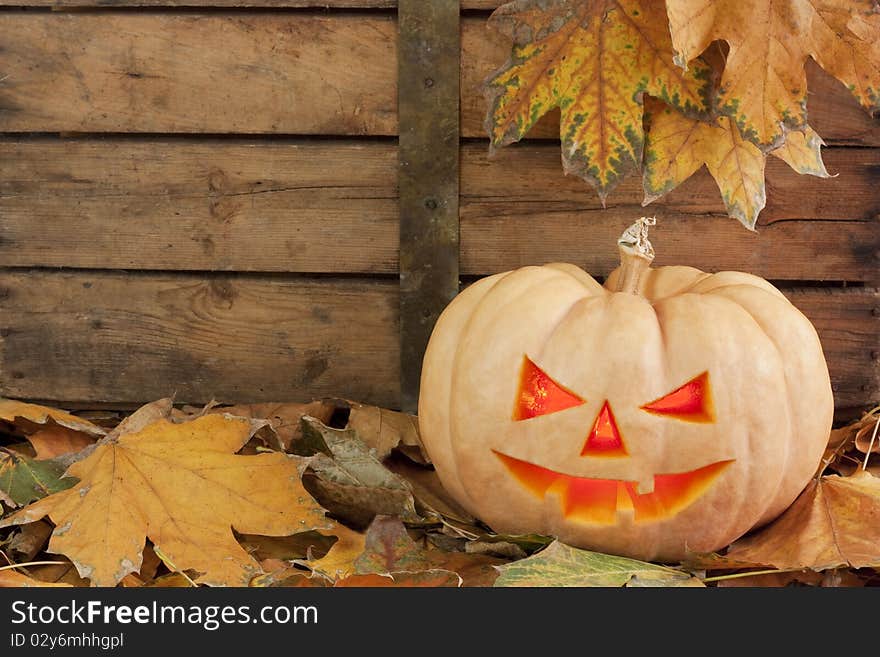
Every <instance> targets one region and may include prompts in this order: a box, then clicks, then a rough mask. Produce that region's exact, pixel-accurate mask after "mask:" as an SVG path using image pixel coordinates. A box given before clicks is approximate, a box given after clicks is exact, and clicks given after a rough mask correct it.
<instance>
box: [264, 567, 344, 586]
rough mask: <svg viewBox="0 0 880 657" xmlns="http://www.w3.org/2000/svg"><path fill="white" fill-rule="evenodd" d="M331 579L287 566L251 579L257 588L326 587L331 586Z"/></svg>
mask: <svg viewBox="0 0 880 657" xmlns="http://www.w3.org/2000/svg"><path fill="white" fill-rule="evenodd" d="M331 585H332V584H331V582H330V580H328V579H327V578H325V577H322V576H319V575H309V574H308V573H304V572H303V571H302V570H301V569H298V568H294V567H292V566H286V567H285V568H282V569H280V570H277V571H275V572H269V573H266V574H265V575H260V576H259V577H255V578H254V579H252V580H251V586H252V587H256V588H285V589H297V588H307V589H314V588H324V587H326V586H331Z"/></svg>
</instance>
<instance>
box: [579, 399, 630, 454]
mask: <svg viewBox="0 0 880 657" xmlns="http://www.w3.org/2000/svg"><path fill="white" fill-rule="evenodd" d="M581 456H626V447H624V445H623V441H622V440H621V439H620V432H619V431H618V430H617V421H616V420H615V419H614V413H613V412H612V411H611V406H610V405H609V404H608V402H607V401H606V402H605V403H604V404H603V405H602V410H600V411H599V415H597V416H596V422H595V423H594V424H593V429H592V431H590V435H589V437H588V438H587V442H586V443H584V448H583V450H581Z"/></svg>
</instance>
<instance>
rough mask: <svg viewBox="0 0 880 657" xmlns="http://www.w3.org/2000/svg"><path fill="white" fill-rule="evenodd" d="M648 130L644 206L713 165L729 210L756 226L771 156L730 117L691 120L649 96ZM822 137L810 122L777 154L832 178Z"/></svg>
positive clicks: (802, 169)
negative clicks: (753, 141)
mask: <svg viewBox="0 0 880 657" xmlns="http://www.w3.org/2000/svg"><path fill="white" fill-rule="evenodd" d="M646 107H647V109H648V117H649V120H648V123H649V126H650V127H649V129H648V135H647V138H646V143H645V164H644V175H643V178H642V183H643V186H644V189H645V200H644V202H643V205H647V204H648V203H650V202H652V201H654V200H656V199H658V198H660V197H661V196H663V195H665V194H666V193H667V192H669V191H671V190H672V189H674V188H675V187H677V186H678V185H680V184H681V183H683V182H684V181H685V180H687V179H688V178H689V177H690V176H691V175H693V174H694V173H695V172H696V171H697V170H698V169H699V168H700V167H701V166H703V165H704V164H705V165H706V168H707V169H708V170H709V173H710V174H711V176H712V178H714V180H715V183H716V184H717V185H718V189H719V190H720V191H721V197H722V199H723V200H724V206H725V208H726V209H727V213H728V215H730V216H731V217H734V218H736V219H738V220H739V221H740V222H741V223H742V224H743V225H744V226H745V227H746V228H749V229H750V230H751V229H754V227H755V224H756V223H757V221H758V213H760V211H761V210H762V209H763V208H764V204H765V202H766V198H767V195H766V187H765V183H764V165H765V163H766V160H767V158H766V155H765V154H764V153H763V152H762V151H761V150H760V149H759V148H758V147H757V146H755V145H754V144H753V143H751V142H750V141H747V140H746V139H744V138H743V137H742V135H741V134H740V131H739V129H738V128H737V126H736V124H735V123H733V122H732V120H731V119H730V118H729V117H726V116H722V117H720V118H719V119H718V121H717V123H716V124H714V125H713V124H711V123H706V122H702V121H697V120H694V119H690V118H688V117H686V116H684V115H683V114H681V113H680V112H678V111H676V110H674V109H672V108H670V107H669V106H667V105H665V104H664V103H663V102H661V101H659V100H656V99H653V98H649V99H648V100H647V102H646ZM822 145H823V142H822V139H821V138H820V137H819V135H817V134H816V133H815V132H814V131H813V130H812V129H811V128H810V127H809V126H807V129H806V131H805V132H792V133H789V135H788V137H787V139H786V141H785V143H784V144H783V146H782V147H781V148H779V149H777V150H774V151H772V152H771V155H773V156H775V157H778V158H779V159H781V160H783V161H784V162H786V163H787V164H788V165H789V166H790V167H791V168H792V169H794V170H795V171H797V172H798V173H802V174H812V175H815V176H819V177H828V172H827V171H826V170H825V165H824V164H823V162H822V155H821V151H820V149H821V147H822Z"/></svg>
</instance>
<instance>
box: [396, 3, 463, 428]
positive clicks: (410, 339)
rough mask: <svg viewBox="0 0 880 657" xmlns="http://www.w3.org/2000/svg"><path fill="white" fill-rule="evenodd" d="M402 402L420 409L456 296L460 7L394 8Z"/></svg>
mask: <svg viewBox="0 0 880 657" xmlns="http://www.w3.org/2000/svg"><path fill="white" fill-rule="evenodd" d="M398 21H399V41H398V44H399V45H398V89H399V91H398V114H399V119H400V151H399V170H398V183H399V189H400V395H401V408H402V409H403V410H406V411H410V412H414V411H415V410H416V408H417V406H418V398H419V380H420V377H421V369H422V357H423V355H424V352H425V347H426V346H427V344H428V338H429V337H430V335H431V330H432V329H433V327H434V323H435V322H436V321H437V317H438V316H439V315H440V312H441V311H442V310H443V308H444V307H445V306H446V304H448V303H449V301H451V300H452V298H453V297H454V296H455V295H456V294H457V293H458V288H459V280H458V273H459V272H458V144H459V118H458V116H459V75H460V73H459V71H460V62H461V45H460V41H461V38H460V34H459V1H458V0H429V1H426V0H400V1H399V3H398Z"/></svg>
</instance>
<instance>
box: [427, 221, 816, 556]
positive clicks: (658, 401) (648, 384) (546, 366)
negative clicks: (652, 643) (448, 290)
mask: <svg viewBox="0 0 880 657" xmlns="http://www.w3.org/2000/svg"><path fill="white" fill-rule="evenodd" d="M624 237H625V238H626V239H622V241H621V242H620V246H621V252H622V259H623V263H624V264H623V265H622V267H621V269H619V270H617V271H616V272H614V273H612V275H611V276H609V278H608V280H606V281H605V283H604V285H603V284H600V283H599V282H597V281H596V280H595V279H593V278H592V277H591V276H590V275H589V274H587V273H586V272H584V271H583V270H582V269H579V268H578V267H575V266H574V265H567V264H551V265H545V266H542V267H523V268H521V269H518V270H515V271H511V272H505V273H502V274H496V275H494V276H490V277H487V278H484V279H482V280H480V281H478V282H476V283H474V284H473V285H471V286H470V287H468V288H467V289H466V290H464V291H463V292H462V293H461V294H460V295H458V297H456V299H455V300H454V301H453V302H452V303H451V304H450V305H449V306H448V307H447V309H446V310H445V311H444V313H443V315H442V316H441V317H440V319H439V321H438V322H437V325H436V326H435V328H434V331H433V333H432V336H431V340H430V343H429V345H428V349H427V351H426V354H425V359H424V362H423V367H422V380H421V392H420V397H419V427H420V432H421V438H422V442H423V444H424V445H425V447H426V449H427V451H428V454H429V456H430V458H431V460H432V462H433V464H434V466H435V468H436V470H437V474H438V475H439V476H440V479H441V481H442V482H443V485H444V487H445V488H446V489H447V490H448V491H449V492H450V494H451V495H452V496H453V497H454V498H455V499H456V500H457V501H458V502H459V503H460V504H461V505H462V506H463V507H464V508H465V509H467V510H468V511H469V512H471V513H472V514H473V515H474V516H475V517H477V518H479V519H481V520H482V521H484V522H486V523H487V524H488V525H489V526H490V527H492V529H494V530H495V531H498V532H503V533H531V532H537V533H544V534H549V535H553V536H556V537H558V538H559V539H560V540H561V541H563V542H565V543H568V544H570V545H574V546H577V547H584V548H588V549H593V550H598V551H601V552H609V553H614V554H622V555H626V556H631V557H634V558H638V559H647V560H651V559H660V560H670V561H675V560H679V559H681V558H683V557H684V556H685V555H686V554H687V553H688V551H694V552H710V551H713V550H717V549H720V548H722V547H724V546H726V545H728V544H729V543H730V542H731V541H733V540H735V539H736V538H738V537H739V536H742V535H743V534H744V533H745V532H747V531H748V530H749V529H751V528H753V527H755V526H757V525H760V524H762V523H764V522H767V521H769V520H771V519H772V518H774V517H775V516H777V515H778V514H779V513H781V512H782V511H783V510H784V509H785V508H786V507H788V506H789V505H790V504H791V503H792V502H793V501H794V499H795V497H797V495H798V493H799V492H800V491H801V490H803V487H804V486H805V485H806V483H807V482H808V481H809V480H810V477H812V475H813V474H814V473H815V470H816V467H817V465H818V463H819V460H820V459H821V456H822V453H823V450H824V447H825V445H826V443H827V439H828V431H829V429H830V427H831V419H832V415H833V398H832V395H831V386H830V381H829V377H828V369H827V366H826V365H825V360H824V356H823V354H822V347H821V345H820V343H819V340H818V337H817V335H816V331H815V329H814V328H813V326H812V325H811V324H810V322H809V321H808V320H807V319H806V317H804V316H803V315H802V314H801V313H800V312H799V311H798V310H797V309H796V308H795V307H794V306H793V305H792V304H791V303H790V302H789V301H788V299H786V297H785V296H784V295H783V294H782V293H780V292H779V291H778V290H777V289H776V288H774V287H773V286H772V285H770V284H769V283H768V282H767V281H765V280H763V279H760V278H757V277H755V276H751V275H749V274H744V273H740V272H721V273H717V274H707V273H704V272H701V271H698V270H696V269H692V268H690V267H661V268H659V269H650V268H648V265H647V262H645V261H641V262H642V264H641V265H639V264H638V263H635V264H634V261H633V260H632V257H631V256H632V253H629V252H626V250H627V249H629V250H630V251H633V249H634V247H633V244H637V242H638V240H635V239H631V238H632V236H631V235H625V236H624ZM640 252H641V254H642V256H645V252H644V251H643V250H642V251H640ZM642 256H639V257H642ZM645 257H647V256H645Z"/></svg>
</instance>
